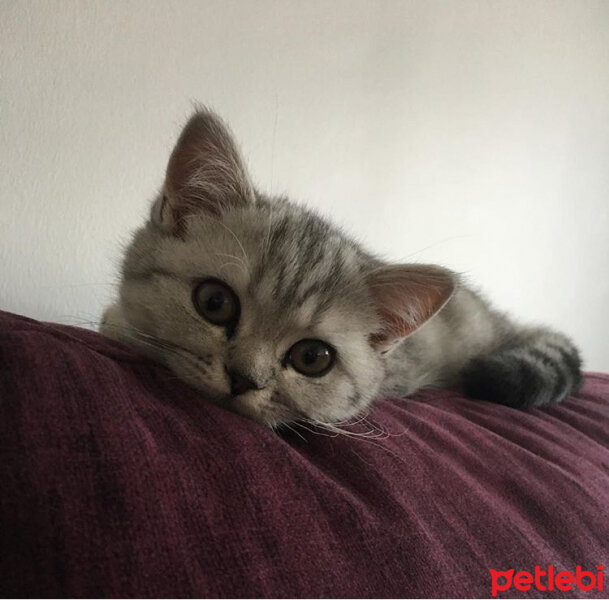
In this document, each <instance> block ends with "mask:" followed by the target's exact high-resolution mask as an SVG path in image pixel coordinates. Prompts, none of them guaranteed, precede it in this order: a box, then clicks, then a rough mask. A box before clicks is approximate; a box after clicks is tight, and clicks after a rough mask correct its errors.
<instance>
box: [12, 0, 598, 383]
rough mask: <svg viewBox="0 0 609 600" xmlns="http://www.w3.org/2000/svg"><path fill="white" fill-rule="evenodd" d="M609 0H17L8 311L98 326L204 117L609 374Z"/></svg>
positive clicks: (351, 218) (318, 200) (262, 163)
mask: <svg viewBox="0 0 609 600" xmlns="http://www.w3.org/2000/svg"><path fill="white" fill-rule="evenodd" d="M608 31H609V2H607V1H604V0H600V1H588V0H573V1H569V2H560V1H558V0H552V1H547V2H538V1H531V0H526V1H509V2H508V1H505V2H488V1H486V2H482V1H459V2H457V1H454V2H452V1H441V2H440V1H438V2H434V1H414V2H406V1H395V2H383V1H379V0H374V1H357V0H349V1H342V0H324V1H319V0H318V1H308V2H303V1H269V0H266V1H264V0H257V1H254V0H252V1H247V0H242V1H238V2H234V1H233V2H230V1H226V0H222V1H187V0H180V1H175V2H169V1H160V0H148V1H144V0H142V1H139V2H136V1H121V2H118V1H116V2H114V1H108V0H99V1H81V2H76V1H75V0H61V1H46V2H35V1H30V2H15V1H10V0H8V1H7V0H0V86H1V87H0V165H1V172H0V173H1V174H0V268H1V273H0V309H4V310H9V311H13V312H17V313H21V314H25V315H29V316H32V317H36V318H40V319H46V320H54V321H61V322H65V323H72V324H82V325H86V326H94V322H95V321H96V320H97V319H98V318H99V316H100V313H101V310H102V307H103V306H104V305H105V304H106V303H107V302H108V301H109V300H110V299H111V298H112V295H113V284H114V282H115V281H116V274H117V268H118V264H119V261H120V251H121V250H120V249H121V245H123V244H124V243H125V242H126V241H127V240H128V239H129V235H130V231H132V230H133V229H134V228H136V227H137V226H138V225H139V224H140V223H142V221H143V219H144V218H146V215H147V212H148V202H149V200H150V199H151V198H152V196H153V194H154V193H155V191H156V189H157V188H158V187H159V186H160V185H161V183H162V178H163V173H164V169H165V163H166V159H167V157H168V154H169V152H170V150H171V147H172V144H173V142H174V140H175V138H176V136H177V134H178V132H179V128H180V126H181V125H182V124H183V122H184V121H185V119H186V118H187V116H188V113H189V111H190V108H191V103H192V102H193V101H201V102H204V103H206V104H209V105H211V106H213V107H215V108H216V110H218V111H219V112H220V113H221V114H222V115H223V116H224V117H225V118H226V119H227V120H228V121H229V122H230V123H231V125H232V128H233V130H234V131H235V133H236V135H237V137H238V138H239V140H240V141H241V144H242V148H243V151H244V153H245V156H246V157H247V161H248V164H249V166H250V169H251V172H252V173H253V176H254V178H255V180H256V181H257V182H258V183H259V184H260V187H261V188H262V189H264V190H266V191H274V192H288V193H289V194H290V195H291V196H292V198H294V199H296V200H299V201H303V202H306V203H308V204H309V205H311V206H314V207H316V208H318V209H319V210H320V211H321V212H322V213H324V214H326V215H329V216H330V217H332V218H333V219H335V220H336V221H338V222H339V223H340V224H342V225H344V226H345V228H346V229H347V230H348V231H350V232H352V233H353V234H354V235H356V236H357V237H358V238H359V239H360V240H362V241H363V242H365V243H366V244H367V245H369V246H370V247H372V248H373V249H375V250H377V251H379V252H381V253H383V254H384V255H385V256H387V257H388V258H391V259H395V260H410V261H422V262H438V263H441V264H444V265H447V266H449V267H451V268H453V269H455V270H457V271H459V272H461V273H464V274H465V275H466V276H467V277H468V278H469V280H470V281H472V282H474V283H475V284H476V285H478V286H479V287H480V288H481V289H482V290H483V291H484V292H485V293H486V294H487V295H488V296H489V297H491V298H492V299H493V301H494V302H495V304H496V305H498V306H499V307H501V308H504V309H506V310H508V311H510V312H512V313H513V314H514V315H518V317H519V318H521V319H522V320H524V321H529V322H535V321H540V322H545V323H548V324H551V325H554V326H556V327H557V328H560V329H562V330H564V331H566V332H567V333H569V334H570V335H571V336H572V337H573V338H574V339H575V340H576V342H577V343H578V344H579V345H580V346H581V348H582V349H583V353H584V357H585V360H586V367H587V368H588V369H597V370H601V369H602V370H606V371H608V370H609V324H608V323H609V321H608V318H607V309H608V307H609V34H608Z"/></svg>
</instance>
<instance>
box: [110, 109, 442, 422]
mask: <svg viewBox="0 0 609 600" xmlns="http://www.w3.org/2000/svg"><path fill="white" fill-rule="evenodd" d="M453 288H454V279H453V277H452V275H451V273H449V272H448V271H446V270H444V269H441V268H439V267H433V266H423V265H387V264H385V263H383V262H381V261H379V260H378V259H376V258H374V257H372V256H371V255H369V254H367V253H366V252H365V251H364V250H362V249H361V247H359V246H358V245H357V243H355V242H354V241H352V240H350V239H349V238H348V237H346V236H345V235H344V234H343V233H342V232H341V231H340V230H338V229H336V228H335V227H333V226H332V225H330V224H329V223H328V222H327V221H325V220H323V219H321V218H320V217H319V216H317V215H315V214H313V213H311V212H309V211H307V210H305V209H303V208H301V207H298V206H296V205H294V204H291V203H290V202H288V201H286V200H284V199H268V198H265V197H263V196H262V195H261V194H259V193H258V192H257V191H256V190H255V189H254V187H253V185H252V183H251V180H250V178H249V176H248V174H247V171H246V168H245V166H244V164H243V161H242V159H241V157H240V155H239V152H238V149H237V147H236V145H235V143H234V142H233V140H232V137H231V135H230V133H229V131H228V130H227V128H226V126H225V125H224V124H223V123H222V122H221V121H220V120H219V119H218V117H216V116H215V115H213V114H212V113H210V112H208V111H199V112H197V113H196V114H195V115H194V116H193V117H192V118H191V119H190V121H189V122H188V124H187V125H186V127H185V128H184V131H183V132H182V135H181V136H180V139H179V140H178V142H177V145H176V147H175V149H174V151H173V153H172V155H171V158H170V160H169V164H168V167H167V173H166V179H165V184H164V187H163V190H162V192H161V193H160V195H159V197H158V198H157V200H156V201H155V203H154V205H153V208H152V211H151V217H150V220H149V222H148V223H147V224H146V226H145V227H143V228H142V229H140V230H139V231H138V232H137V233H136V235H135V237H134V239H133V242H132V243H131V245H130V246H129V249H128V251H127V255H126V258H125V261H124V268H123V276H122V282H121V290H120V300H119V304H118V306H117V307H116V308H115V309H113V310H112V311H111V312H110V314H111V318H108V320H107V322H106V324H105V325H104V326H103V327H102V331H103V332H104V333H106V334H108V335H110V336H113V337H118V338H120V339H123V340H125V341H128V342H131V343H134V344H135V345H137V346H138V348H139V349H140V350H143V351H144V352H146V353H148V354H149V355H150V356H152V357H153V358H155V359H156V360H159V361H162V362H163V363H164V364H166V365H167V366H168V367H169V368H170V369H171V370H173V371H174V373H175V374H176V375H178V376H179V377H180V378H181V379H183V380H184V381H185V382H187V383H189V384H191V385H192V386H194V387H197V388H199V389H201V390H202V391H203V392H204V393H205V396H206V397H207V398H209V399H212V400H214V401H216V402H218V403H219V404H222V405H224V406H226V407H227V408H230V409H232V410H235V411H237V412H240V413H242V414H245V415H247V416H249V417H252V418H254V419H256V420H257V421H260V422H262V423H264V424H267V425H271V426H275V425H278V424H281V423H285V422H289V421H294V420H299V419H311V420H316V421H321V422H330V421H338V420H343V419H348V418H349V417H351V416H354V415H356V414H357V413H358V412H361V410H362V409H363V408H365V407H366V406H367V405H368V404H369V403H370V402H371V400H372V399H373V398H374V396H375V395H376V394H377V392H378V390H379V387H380V385H381V382H382V380H383V376H384V358H385V354H386V353H387V352H389V351H390V350H391V348H392V347H393V346H394V345H395V344H396V343H397V342H399V341H400V340H401V339H403V338H404V337H405V336H407V335H409V334H410V333H411V332H412V331H413V330H414V329H416V328H417V327H419V326H420V325H421V324H423V323H424V322H425V321H426V320H427V319H429V318H430V317H431V316H432V315H433V314H435V313H436V312H437V311H438V310H439V309H440V308H441V307H442V306H443V305H444V304H445V303H446V301H447V300H448V298H449V297H450V295H451V294H452V292H453Z"/></svg>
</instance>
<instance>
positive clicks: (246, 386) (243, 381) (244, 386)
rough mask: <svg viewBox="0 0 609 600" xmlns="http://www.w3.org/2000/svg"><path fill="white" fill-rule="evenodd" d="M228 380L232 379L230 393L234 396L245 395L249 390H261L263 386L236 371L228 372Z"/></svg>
mask: <svg viewBox="0 0 609 600" xmlns="http://www.w3.org/2000/svg"><path fill="white" fill-rule="evenodd" d="M228 378H229V379H230V391H231V393H232V395H233V396H239V395H240V394H245V392H247V391H249V390H259V389H261V386H259V385H258V384H257V383H256V382H255V381H253V380H252V379H251V378H249V377H248V376H247V375H244V374H243V373H241V372H240V371H237V370H235V369H231V370H230V371H229V372H228Z"/></svg>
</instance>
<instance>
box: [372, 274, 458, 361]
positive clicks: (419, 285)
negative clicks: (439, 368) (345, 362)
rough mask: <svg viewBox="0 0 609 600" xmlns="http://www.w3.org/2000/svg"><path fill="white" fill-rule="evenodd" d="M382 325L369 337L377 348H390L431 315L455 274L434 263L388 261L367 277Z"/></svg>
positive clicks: (453, 283) (447, 293)
mask: <svg viewBox="0 0 609 600" xmlns="http://www.w3.org/2000/svg"><path fill="white" fill-rule="evenodd" d="M368 286H369V290H370V295H371V297H372V301H373V303H374V307H375V309H376V312H377V314H378V315H379V316H380V318H381V327H380V328H379V330H378V331H377V332H375V333H374V334H373V335H372V337H371V342H372V344H373V345H374V346H375V347H376V348H378V349H380V350H383V351H384V350H388V349H390V348H391V347H392V346H393V345H394V344H395V343H396V342H398V341H400V340H401V339H402V338H405V337H406V336H408V335H410V334H411V333H412V332H413V331H415V330H416V329H418V328H419V327H420V326H421V325H423V323H425V322H426V321H428V320H429V319H430V318H431V317H433V316H434V315H435V314H436V313H437V312H438V311H439V310H440V309H441V308H442V307H443V306H444V305H445V304H446V303H447V302H448V301H449V300H450V298H451V296H452V295H453V293H454V291H455V289H456V286H457V275H456V274H455V273H452V272H451V271H449V270H448V269H444V268H442V267H438V266H436V265H414V264H413V265H388V266H385V267H381V268H379V269H377V270H375V271H373V272H372V273H371V274H370V275H369V277H368Z"/></svg>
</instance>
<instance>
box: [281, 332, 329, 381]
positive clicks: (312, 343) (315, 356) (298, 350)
mask: <svg viewBox="0 0 609 600" xmlns="http://www.w3.org/2000/svg"><path fill="white" fill-rule="evenodd" d="M335 357H336V352H335V350H334V348H332V346H330V345H328V344H326V343H325V342H322V341H321V340H300V341H299V342H296V343H295V344H294V345H293V346H292V347H291V348H290V350H289V351H288V354H287V357H286V358H287V363H288V364H290V365H291V366H292V367H293V368H294V369H295V370H296V371H298V372H299V373H302V374H303V375H307V376H308V377H321V376H322V375H325V374H326V373H327V372H328V371H329V370H330V369H331V368H332V367H333V366H334V359H335Z"/></svg>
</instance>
